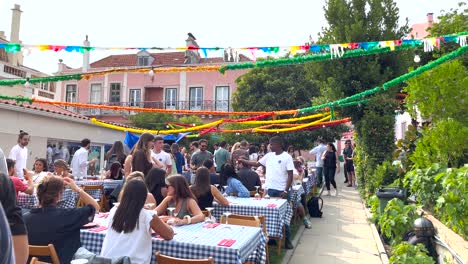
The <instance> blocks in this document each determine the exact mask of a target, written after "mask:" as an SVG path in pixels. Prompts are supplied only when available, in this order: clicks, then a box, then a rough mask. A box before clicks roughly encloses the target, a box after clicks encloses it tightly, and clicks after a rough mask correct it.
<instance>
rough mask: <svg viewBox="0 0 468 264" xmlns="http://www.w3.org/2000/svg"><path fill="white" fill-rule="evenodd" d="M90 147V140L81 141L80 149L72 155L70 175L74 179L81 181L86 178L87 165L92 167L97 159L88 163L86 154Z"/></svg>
mask: <svg viewBox="0 0 468 264" xmlns="http://www.w3.org/2000/svg"><path fill="white" fill-rule="evenodd" d="M90 147H91V140H89V139H87V138H85V139H83V140H81V148H80V149H78V150H77V151H76V152H75V154H74V155H73V159H72V161H71V167H72V173H73V176H75V179H77V180H81V179H84V178H85V177H86V176H87V171H88V165H94V164H95V163H96V161H97V159H92V160H90V161H88V152H89V149H90Z"/></svg>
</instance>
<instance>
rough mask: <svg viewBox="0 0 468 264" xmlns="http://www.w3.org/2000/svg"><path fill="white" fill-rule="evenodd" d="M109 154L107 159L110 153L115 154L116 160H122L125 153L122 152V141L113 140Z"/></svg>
mask: <svg viewBox="0 0 468 264" xmlns="http://www.w3.org/2000/svg"><path fill="white" fill-rule="evenodd" d="M109 154H110V155H109V156H108V157H107V159H110V158H111V157H112V154H115V156H116V158H117V160H118V161H122V160H124V159H125V157H126V155H125V152H124V146H123V143H122V141H115V142H114V145H112V148H111V149H110V153H109Z"/></svg>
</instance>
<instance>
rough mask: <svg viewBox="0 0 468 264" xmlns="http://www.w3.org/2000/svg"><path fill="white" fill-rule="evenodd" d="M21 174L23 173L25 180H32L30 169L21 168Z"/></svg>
mask: <svg viewBox="0 0 468 264" xmlns="http://www.w3.org/2000/svg"><path fill="white" fill-rule="evenodd" d="M23 175H24V179H25V180H27V181H30V180H32V176H33V173H32V171H28V170H26V169H23Z"/></svg>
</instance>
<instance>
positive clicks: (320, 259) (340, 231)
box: [289, 174, 382, 264]
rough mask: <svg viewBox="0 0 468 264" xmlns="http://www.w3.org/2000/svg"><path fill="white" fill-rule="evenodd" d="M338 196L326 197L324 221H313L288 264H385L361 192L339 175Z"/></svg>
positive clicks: (337, 178) (322, 219)
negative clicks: (361, 198) (360, 196)
mask: <svg viewBox="0 0 468 264" xmlns="http://www.w3.org/2000/svg"><path fill="white" fill-rule="evenodd" d="M336 180H337V182H338V189H339V194H338V196H337V197H336V196H334V194H335V192H334V189H333V187H332V191H331V193H332V196H325V193H326V191H324V193H323V195H322V198H323V200H324V205H323V216H322V218H311V222H312V229H305V231H304V233H303V235H302V237H301V238H300V239H299V243H298V245H296V248H295V250H294V252H293V256H292V257H291V259H290V261H289V263H291V264H301V263H304V264H305V263H307V264H309V263H321V264H322V263H323V264H327V263H346V264H349V263H369V264H372V263H379V264H380V263H382V262H381V260H380V258H379V253H378V250H377V246H376V242H375V240H374V237H373V235H372V231H371V227H370V224H369V223H368V221H367V218H366V214H365V212H364V205H363V204H362V202H361V200H360V198H359V193H358V191H357V190H356V189H355V188H351V187H346V186H345V184H343V181H344V177H343V175H342V174H340V175H337V177H336Z"/></svg>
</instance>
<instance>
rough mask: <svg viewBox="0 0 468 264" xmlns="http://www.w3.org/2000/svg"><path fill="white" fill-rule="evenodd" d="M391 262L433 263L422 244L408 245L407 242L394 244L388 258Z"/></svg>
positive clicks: (406, 263) (396, 263)
mask: <svg viewBox="0 0 468 264" xmlns="http://www.w3.org/2000/svg"><path fill="white" fill-rule="evenodd" d="M389 263H391V264H413V263H418V264H435V261H434V259H432V258H431V257H429V256H428V255H427V250H426V248H425V247H424V246H423V245H422V244H417V245H410V244H408V243H407V242H403V243H401V244H398V245H396V246H395V247H394V248H393V250H392V256H391V257H390V259H389Z"/></svg>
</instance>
